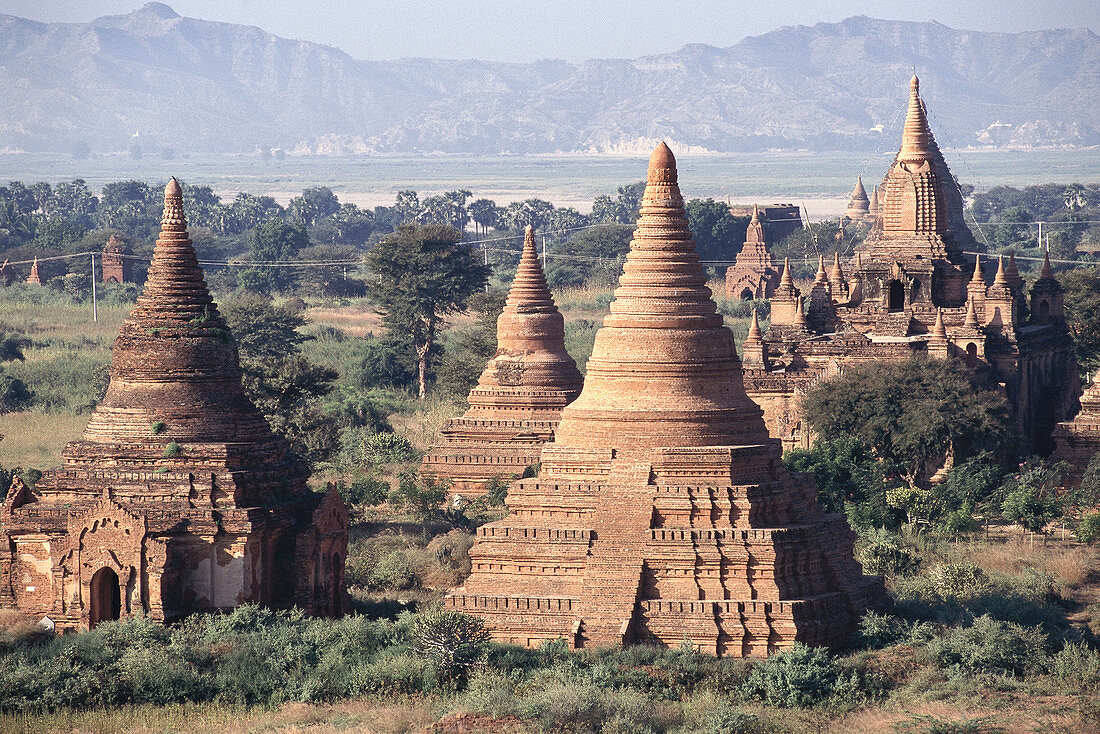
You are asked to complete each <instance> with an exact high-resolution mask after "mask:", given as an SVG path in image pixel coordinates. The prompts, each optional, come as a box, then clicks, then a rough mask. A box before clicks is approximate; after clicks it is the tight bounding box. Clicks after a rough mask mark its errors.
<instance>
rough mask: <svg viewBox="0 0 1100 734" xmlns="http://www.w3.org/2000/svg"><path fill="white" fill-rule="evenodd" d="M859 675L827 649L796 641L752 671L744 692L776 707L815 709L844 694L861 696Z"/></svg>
mask: <svg viewBox="0 0 1100 734" xmlns="http://www.w3.org/2000/svg"><path fill="white" fill-rule="evenodd" d="M860 688H861V686H860V680H859V674H858V673H857V672H856V671H851V672H846V671H844V670H843V669H842V668H841V667H840V666H839V665H837V662H836V658H834V657H833V656H832V655H831V654H830V653H829V652H828V651H827V650H822V649H820V648H812V647H807V646H805V645H803V644H802V643H798V642H796V643H795V644H794V646H793V647H791V648H790V649H789V650H784V651H782V652H778V653H776V654H774V655H772V656H771V657H769V658H768V659H767V660H764V661H762V662H760V663H758V664H757V665H755V666H754V667H753V668H752V671H751V672H750V673H749V677H748V680H746V681H745V683H744V684H743V685H742V686H741V691H742V693H743V694H744V695H745V696H747V697H750V698H759V699H761V700H763V701H764V702H765V703H768V704H770V705H772V706H786V707H804V706H813V705H814V704H817V703H820V702H822V701H824V700H825V699H827V698H829V697H831V696H834V695H840V696H842V697H851V696H852V695H853V694H855V695H856V696H857V697H858V694H859V691H860Z"/></svg>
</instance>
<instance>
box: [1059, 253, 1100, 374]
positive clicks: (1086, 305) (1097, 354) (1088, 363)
mask: <svg viewBox="0 0 1100 734" xmlns="http://www.w3.org/2000/svg"><path fill="white" fill-rule="evenodd" d="M1058 277H1059V281H1060V282H1061V284H1062V288H1063V289H1064V290H1065V312H1066V324H1067V325H1068V326H1069V331H1070V334H1072V335H1073V351H1074V356H1076V358H1077V366H1078V367H1079V368H1080V370H1081V374H1082V378H1084V377H1086V376H1088V375H1091V374H1094V373H1095V372H1096V371H1097V370H1098V369H1100V269H1098V268H1095V267H1085V268H1075V269H1073V270H1069V271H1067V272H1064V273H1061V274H1060V275H1059V276H1058Z"/></svg>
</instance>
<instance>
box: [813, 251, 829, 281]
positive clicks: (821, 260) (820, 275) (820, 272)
mask: <svg viewBox="0 0 1100 734" xmlns="http://www.w3.org/2000/svg"><path fill="white" fill-rule="evenodd" d="M828 282H829V276H828V275H826V274H825V256H824V255H818V256H817V273H816V274H814V285H817V284H818V283H828Z"/></svg>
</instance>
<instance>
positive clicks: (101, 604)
mask: <svg viewBox="0 0 1100 734" xmlns="http://www.w3.org/2000/svg"><path fill="white" fill-rule="evenodd" d="M91 596H92V599H91V602H92V603H91V605H90V606H91V609H90V611H89V613H88V626H89V627H95V626H96V625H97V624H99V623H100V622H109V621H111V620H112V619H118V618H119V616H120V615H121V614H122V597H121V595H120V593H119V588H118V574H117V573H115V572H114V571H113V570H111V569H110V568H107V567H106V566H104V567H103V568H101V569H99V570H98V571H96V572H95V575H94V576H92V584H91Z"/></svg>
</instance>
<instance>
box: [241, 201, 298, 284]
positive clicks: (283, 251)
mask: <svg viewBox="0 0 1100 734" xmlns="http://www.w3.org/2000/svg"><path fill="white" fill-rule="evenodd" d="M308 245H309V234H308V233H307V231H306V227H305V225H304V224H302V223H300V222H286V221H283V220H282V219H268V220H267V221H266V222H264V223H263V224H261V225H260V226H258V227H256V228H255V229H254V230H252V233H251V234H250V235H249V238H248V253H249V259H250V260H252V261H253V262H261V263H272V262H286V261H289V260H291V259H293V258H294V256H295V255H297V254H298V251H299V250H302V249H303V248H305V247H307V246H308ZM237 280H238V282H239V283H240V284H241V286H243V287H244V288H246V289H248V290H250V291H254V292H257V293H270V292H272V291H276V290H285V289H287V288H288V287H289V286H290V285H291V284H292V283H293V274H292V272H291V270H290V268H248V269H246V270H242V271H241V272H240V273H238V274H237Z"/></svg>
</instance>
